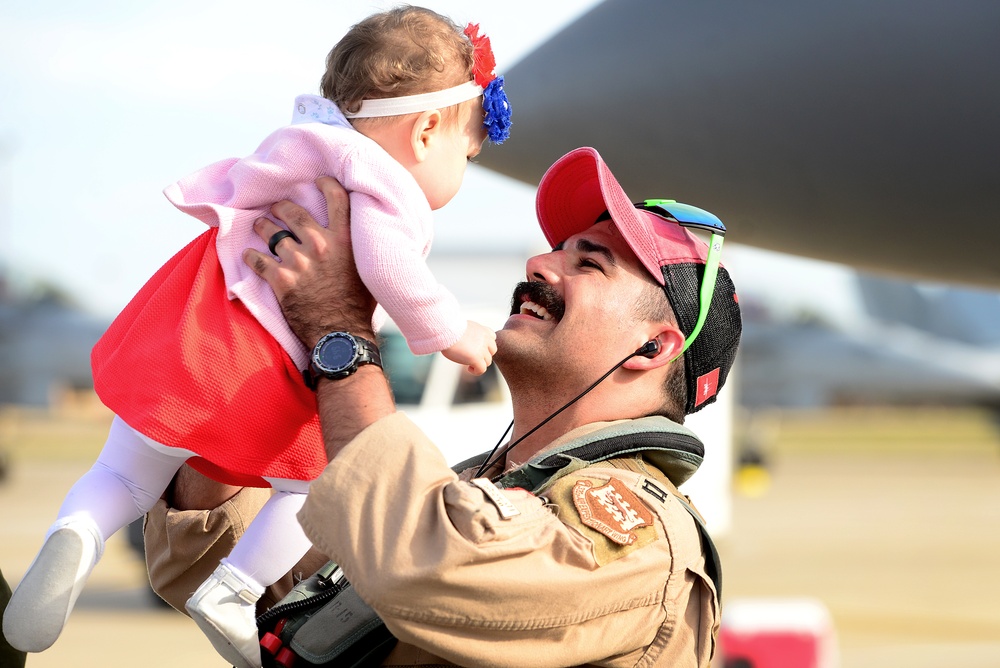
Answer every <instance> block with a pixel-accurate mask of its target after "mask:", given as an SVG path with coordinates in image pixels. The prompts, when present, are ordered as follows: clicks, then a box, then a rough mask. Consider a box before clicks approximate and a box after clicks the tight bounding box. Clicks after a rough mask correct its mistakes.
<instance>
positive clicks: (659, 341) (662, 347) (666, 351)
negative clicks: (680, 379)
mask: <svg viewBox="0 0 1000 668" xmlns="http://www.w3.org/2000/svg"><path fill="white" fill-rule="evenodd" d="M651 334H652V336H650V337H649V339H647V341H643V342H642V343H641V344H639V345H638V346H636V349H639V348H641V347H642V346H643V345H645V344H646V343H647V342H649V341H655V342H656V350H655V352H654V351H651V352H649V353H648V354H645V355H636V356H635V357H633V358H631V359H630V360H628V361H627V362H625V364H623V365H622V366H624V367H625V368H626V369H634V370H636V371H648V370H650V369H658V368H660V367H662V366H665V365H667V364H669V363H670V360H672V359H673V358H675V357H677V354H678V353H680V351H681V348H683V347H684V335H683V334H682V333H681V330H679V329H677V328H676V327H674V326H672V325H663V326H662V327H661V329H660V331H658V332H652V333H651Z"/></svg>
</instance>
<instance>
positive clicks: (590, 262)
mask: <svg viewBox="0 0 1000 668" xmlns="http://www.w3.org/2000/svg"><path fill="white" fill-rule="evenodd" d="M580 266H581V267H590V268H591V269H597V270H598V271H604V269H603V268H602V267H601V265H599V264H597V263H596V262H594V261H593V260H591V259H589V258H585V257H583V258H580Z"/></svg>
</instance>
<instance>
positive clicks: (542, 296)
mask: <svg viewBox="0 0 1000 668" xmlns="http://www.w3.org/2000/svg"><path fill="white" fill-rule="evenodd" d="M525 296H527V298H528V301H533V302H535V303H536V304H538V305H539V306H542V307H544V308H545V310H546V311H548V312H549V315H551V316H552V317H553V318H555V319H556V320H557V321H558V320H562V317H563V314H564V313H565V312H566V303H565V302H564V301H563V300H562V297H560V296H559V293H558V292H556V290H555V288H553V287H552V286H551V285H549V284H548V283H541V282H538V281H523V282H521V283H518V284H517V285H515V286H514V295H513V297H511V300H510V314H511V315H514V314H516V313H520V312H521V304H522V303H523V302H524V301H525V299H524V297H525Z"/></svg>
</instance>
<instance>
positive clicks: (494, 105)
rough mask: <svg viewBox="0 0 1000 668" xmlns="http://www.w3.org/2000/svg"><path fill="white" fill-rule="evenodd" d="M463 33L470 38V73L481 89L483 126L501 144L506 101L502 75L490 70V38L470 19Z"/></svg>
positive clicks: (494, 63)
mask: <svg viewBox="0 0 1000 668" xmlns="http://www.w3.org/2000/svg"><path fill="white" fill-rule="evenodd" d="M465 36H466V37H468V38H469V41H470V42H472V48H473V52H472V57H473V59H474V64H473V68H472V70H473V77H474V78H475V81H476V85H478V86H480V87H481V88H482V89H483V111H485V112H486V117H485V119H484V120H483V127H485V128H486V134H487V136H489V138H490V141H491V142H493V143H494V144H502V143H503V142H504V140H506V139H507V138H508V137H510V102H509V101H508V100H507V93H506V92H505V91H504V89H503V77H498V76H497V75H496V72H495V71H494V70H495V69H496V66H497V61H496V58H495V57H494V56H493V46H492V45H491V44H490V38H489V37H487V36H486V35H480V34H479V24H478V23H470V24H469V25H467V26H466V27H465Z"/></svg>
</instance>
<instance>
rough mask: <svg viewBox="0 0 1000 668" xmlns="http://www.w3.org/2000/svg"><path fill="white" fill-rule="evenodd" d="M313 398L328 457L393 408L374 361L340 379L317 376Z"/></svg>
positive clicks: (382, 374)
mask: <svg viewBox="0 0 1000 668" xmlns="http://www.w3.org/2000/svg"><path fill="white" fill-rule="evenodd" d="M316 401H317V403H318V404H319V421H320V425H321V427H322V429H323V442H324V444H325V445H326V456H327V459H329V460H333V458H334V457H336V456H337V454H338V453H339V452H340V451H341V449H343V447H344V446H345V445H347V444H348V443H350V442H351V441H352V440H354V437H355V436H357V435H358V434H359V433H361V431H362V430H363V429H365V428H366V427H368V426H369V425H371V424H373V423H374V422H377V421H378V420H380V419H382V418H384V417H385V416H387V415H390V414H391V413H394V412H395V411H396V406H395V404H394V403H393V400H392V392H391V391H390V389H389V382H388V381H387V380H386V377H385V374H384V373H382V369H380V368H378V367H377V366H375V365H365V366H362V367H360V368H359V369H358V370H357V371H356V372H355V373H353V374H352V375H350V376H348V377H347V378H342V379H340V380H329V379H321V380H320V382H319V386H318V387H317V388H316Z"/></svg>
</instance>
